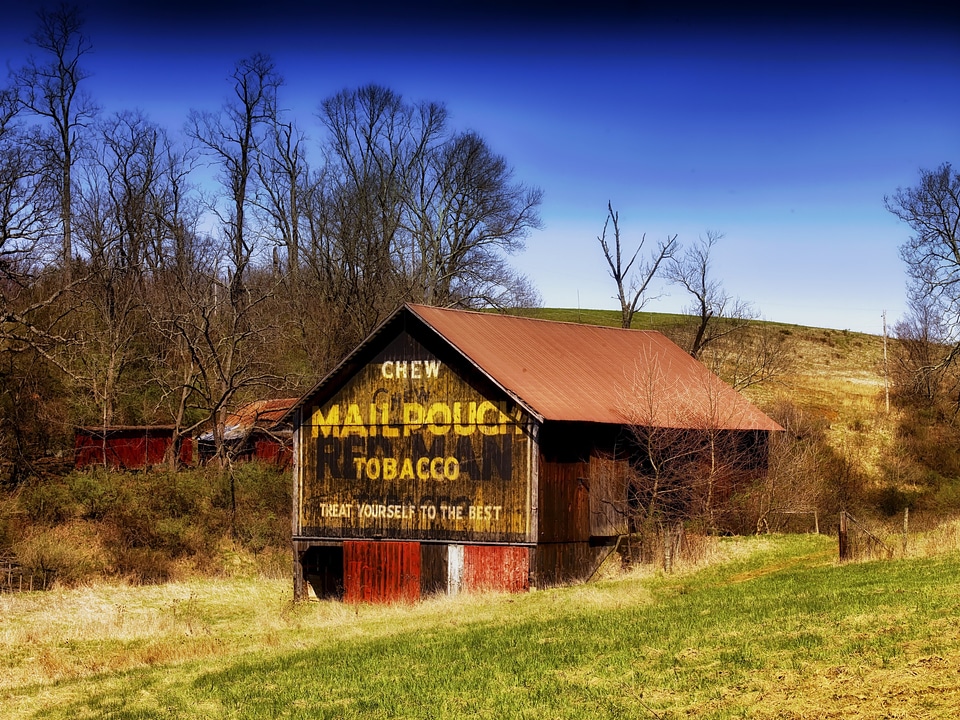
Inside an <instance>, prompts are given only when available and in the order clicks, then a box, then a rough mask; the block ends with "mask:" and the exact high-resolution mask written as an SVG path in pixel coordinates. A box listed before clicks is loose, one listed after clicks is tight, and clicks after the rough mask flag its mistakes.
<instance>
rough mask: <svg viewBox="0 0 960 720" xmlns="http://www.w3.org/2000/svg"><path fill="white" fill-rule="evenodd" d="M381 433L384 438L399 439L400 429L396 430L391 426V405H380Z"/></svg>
mask: <svg viewBox="0 0 960 720" xmlns="http://www.w3.org/2000/svg"><path fill="white" fill-rule="evenodd" d="M380 425H381V428H380V432H382V433H383V436H384V437H399V436H400V428H395V427H393V426H392V425H391V424H390V403H381V404H380Z"/></svg>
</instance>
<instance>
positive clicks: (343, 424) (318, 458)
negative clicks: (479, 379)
mask: <svg viewBox="0 0 960 720" xmlns="http://www.w3.org/2000/svg"><path fill="white" fill-rule="evenodd" d="M299 438H300V442H301V445H302V448H301V459H302V461H303V464H302V467H301V469H300V474H301V495H300V497H299V498H298V500H299V503H298V508H299V513H300V517H299V525H300V528H301V533H303V534H304V535H309V536H314V537H342V538H351V537H353V538H362V537H381V538H394V539H430V540H440V541H443V540H451V541H469V540H473V541H478V540H479V541H496V542H504V541H507V542H509V541H524V540H526V539H527V537H528V535H529V532H530V513H529V504H530V492H529V474H530V467H529V466H530V452H529V448H530V438H529V422H528V417H527V416H526V415H525V414H524V413H523V412H522V411H521V410H520V408H519V407H518V406H517V405H516V404H515V403H513V402H512V401H510V400H509V399H507V398H505V397H502V396H501V397H497V396H493V395H491V394H489V393H482V392H481V391H479V390H478V389H477V387H476V386H475V385H474V384H472V383H471V382H468V381H467V379H466V378H465V377H464V375H463V374H462V373H461V371H460V369H459V368H455V367H453V366H452V365H451V364H450V363H449V362H448V361H446V360H444V359H441V358H440V357H438V356H436V355H435V354H433V353H431V352H429V351H428V350H427V349H426V348H425V347H424V346H423V345H421V344H420V343H419V342H418V341H417V340H416V339H415V338H413V337H412V336H411V335H408V334H406V333H401V334H400V335H399V336H398V337H396V338H394V339H393V340H392V341H391V342H389V343H388V344H387V345H386V347H385V348H383V350H382V351H380V352H378V353H376V354H375V355H374V356H373V357H372V358H371V360H370V361H369V362H368V363H367V364H366V365H365V366H364V367H361V368H360V369H359V370H358V372H356V373H355V374H354V375H353V376H352V377H350V379H349V380H347V381H346V382H345V383H344V384H343V386H341V387H340V388H339V389H338V390H337V392H335V393H334V394H333V395H332V397H330V398H329V399H327V400H326V401H324V402H323V403H322V404H319V405H309V404H307V405H306V406H305V407H304V412H303V413H302V419H301V426H300V428H299Z"/></svg>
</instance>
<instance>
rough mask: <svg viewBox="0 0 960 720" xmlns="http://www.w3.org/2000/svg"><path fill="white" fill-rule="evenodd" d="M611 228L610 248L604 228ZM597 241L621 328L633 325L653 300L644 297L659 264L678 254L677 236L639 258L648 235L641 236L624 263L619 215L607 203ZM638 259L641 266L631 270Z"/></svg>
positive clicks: (657, 270)
mask: <svg viewBox="0 0 960 720" xmlns="http://www.w3.org/2000/svg"><path fill="white" fill-rule="evenodd" d="M611 226H612V229H613V243H614V244H613V247H612V248H611V247H610V242H609V241H608V240H607V229H608V228H609V227H611ZM597 241H598V242H599V243H600V247H601V249H602V250H603V257H604V259H605V260H606V261H607V266H608V268H609V272H610V277H612V278H613V281H614V282H615V283H616V285H617V298H618V299H619V301H620V324H621V327H624V328H629V327H630V326H631V324H632V323H633V316H634V315H635V314H636V313H637V312H638V311H639V310H640V309H641V308H642V307H643V306H644V305H645V304H646V303H647V302H648V301H649V300H651V299H652V298H651V297H650V296H649V295H648V294H647V290H648V289H649V287H650V283H651V282H653V280H654V278H656V277H657V274H658V272H659V270H660V265H661V264H662V263H663V262H664V261H665V260H667V259H668V258H671V257H673V255H674V253H675V252H677V250H678V248H679V246H678V244H677V236H676V235H673V237H670V236H668V237H667V239H666V240H664V241H662V242H660V243H658V244H657V247H656V249H655V250H653V252H651V253H650V256H649V257H642V256H641V252H643V249H644V245H645V244H646V241H647V235H646V233H644V234H643V235H641V237H640V242H639V243H638V245H637V249H636V250H635V251H634V253H633V255H632V256H631V257H630V260H628V261H626V262H624V255H623V248H622V246H621V241H620V215H619V213H617V212H615V211H614V209H613V205H612V204H611V203H609V202H608V203H607V218H606V220H604V222H603V232H602V233H601V234H600V236H599V237H597ZM638 257H640V258H641V259H640V264H639V265H637V266H636V267H634V263H635V262H636V261H637V258H638Z"/></svg>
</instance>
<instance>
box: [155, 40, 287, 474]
mask: <svg viewBox="0 0 960 720" xmlns="http://www.w3.org/2000/svg"><path fill="white" fill-rule="evenodd" d="M231 80H232V82H233V87H232V91H233V96H232V97H231V99H230V100H229V101H228V102H227V103H225V104H224V106H223V108H222V110H221V112H219V113H209V112H198V111H192V112H191V113H190V118H189V121H188V124H187V133H188V135H189V136H190V137H191V138H193V139H194V140H195V141H196V142H197V143H198V144H199V145H200V147H201V149H202V151H203V152H204V153H205V154H206V155H207V156H208V157H210V158H211V160H212V162H213V163H214V164H215V165H216V166H217V167H218V168H219V170H220V174H219V179H220V182H221V184H222V186H223V188H224V190H225V192H224V200H225V202H224V204H223V205H222V206H220V205H215V206H214V208H213V209H214V212H215V213H216V214H217V217H218V218H219V220H220V226H221V232H222V236H223V239H224V242H223V245H221V246H215V247H214V249H212V250H211V253H212V254H211V255H209V256H207V258H206V263H207V266H206V267H204V268H195V269H192V270H193V272H190V271H188V272H187V273H186V274H185V275H181V276H179V277H177V282H178V292H179V294H180V295H181V299H182V300H183V301H185V303H186V304H182V303H180V302H177V303H172V304H171V307H170V311H169V313H168V314H167V317H166V319H165V321H164V325H165V327H166V328H167V332H168V333H172V334H174V335H176V336H177V337H178V338H179V339H180V341H181V342H182V343H183V344H184V347H185V348H187V349H188V351H189V353H190V356H191V360H192V365H193V368H194V371H195V378H196V379H195V381H194V383H193V386H192V388H191V391H192V394H193V396H194V397H195V398H197V399H198V400H199V401H200V402H201V403H202V407H203V409H204V411H205V412H206V413H207V420H208V422H209V423H210V425H211V427H212V430H213V433H214V439H215V441H216V447H217V456H218V459H219V460H220V462H221V464H223V465H227V464H229V461H230V458H229V455H228V452H227V447H226V444H225V442H224V423H225V420H226V415H227V413H228V411H229V410H230V404H231V403H232V402H233V401H234V399H235V397H236V395H237V393H238V392H240V391H241V390H242V389H244V388H247V387H251V386H255V385H259V384H264V383H266V382H267V381H268V379H269V378H272V377H273V375H272V373H270V372H268V371H266V370H265V369H264V368H263V365H262V363H261V362H260V361H258V360H257V359H256V358H257V348H258V346H259V345H260V343H262V342H266V341H267V340H268V338H269V337H270V335H271V333H272V332H273V330H274V325H273V323H272V322H271V320H270V319H269V318H266V317H264V314H263V313H262V309H263V307H264V306H265V305H266V304H267V302H268V300H269V298H271V297H272V296H273V294H274V292H275V289H276V280H275V279H274V278H273V277H272V276H271V277H270V278H269V279H265V278H263V277H262V276H257V277H256V278H254V277H252V276H253V275H254V273H253V270H254V266H255V261H256V260H257V256H258V254H259V253H260V251H261V250H262V249H263V242H262V241H263V240H264V235H265V234H266V229H265V228H263V227H251V223H252V221H253V220H255V219H256V213H255V212H252V210H253V209H255V208H257V207H263V206H264V203H263V202H262V201H261V200H260V199H259V198H258V197H257V194H258V192H259V191H260V190H261V188H260V187H259V185H258V182H257V180H258V176H257V168H258V166H259V165H260V164H261V154H262V153H263V151H264V146H265V144H266V143H268V141H269V137H270V133H271V132H273V131H274V130H275V128H276V125H275V123H276V121H277V117H278V115H277V90H278V89H279V87H280V86H281V84H282V82H283V80H282V78H281V77H280V76H279V74H277V72H276V69H275V67H274V63H273V61H272V60H271V58H270V57H268V56H266V55H262V54H255V55H252V56H250V57H248V58H244V59H242V60H240V61H239V62H238V63H237V64H236V65H235V67H234V70H233V73H232V75H231ZM223 250H226V253H225V256H220V255H218V254H219V253H222V251H223ZM196 276H199V278H200V279H201V281H200V282H197V281H196Z"/></svg>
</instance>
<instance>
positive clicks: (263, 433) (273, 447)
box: [197, 398, 297, 468]
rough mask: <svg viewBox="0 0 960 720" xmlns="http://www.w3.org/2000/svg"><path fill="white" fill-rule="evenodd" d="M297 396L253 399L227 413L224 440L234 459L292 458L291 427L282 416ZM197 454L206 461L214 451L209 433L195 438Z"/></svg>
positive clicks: (284, 462)
mask: <svg viewBox="0 0 960 720" xmlns="http://www.w3.org/2000/svg"><path fill="white" fill-rule="evenodd" d="M296 401H297V398H278V399H274V400H254V401H253V402H249V403H247V404H246V405H243V406H242V407H240V408H239V409H238V410H237V411H236V412H233V413H230V414H229V415H228V416H227V419H226V422H225V423H224V440H225V442H226V443H227V445H228V447H229V450H230V453H231V454H232V456H233V459H234V460H238V461H241V462H249V461H251V460H259V461H260V462H264V463H269V464H272V465H277V466H279V467H281V468H287V467H289V466H290V463H291V460H292V458H293V429H292V427H291V425H290V422H289V420H287V419H285V418H286V416H287V415H288V414H289V411H290V408H291V407H292V406H293V404H294V403H295V402H296ZM197 454H198V455H199V456H200V462H201V463H206V462H207V461H208V460H210V459H211V458H212V457H213V456H214V455H215V454H216V446H215V444H214V439H213V433H212V432H206V433H204V434H202V435H201V436H200V437H198V438H197Z"/></svg>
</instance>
